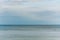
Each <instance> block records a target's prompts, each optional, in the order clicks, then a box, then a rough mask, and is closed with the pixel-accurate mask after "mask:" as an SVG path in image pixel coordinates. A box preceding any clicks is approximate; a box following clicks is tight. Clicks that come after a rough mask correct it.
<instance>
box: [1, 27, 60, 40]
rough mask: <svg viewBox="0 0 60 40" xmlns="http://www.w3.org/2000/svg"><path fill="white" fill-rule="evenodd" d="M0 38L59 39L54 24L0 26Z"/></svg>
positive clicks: (10, 39) (4, 39) (27, 39)
mask: <svg viewBox="0 0 60 40" xmlns="http://www.w3.org/2000/svg"><path fill="white" fill-rule="evenodd" d="M0 40H60V28H59V27H54V26H0Z"/></svg>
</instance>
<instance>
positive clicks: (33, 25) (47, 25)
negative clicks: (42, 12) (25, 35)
mask: <svg viewBox="0 0 60 40" xmlns="http://www.w3.org/2000/svg"><path fill="white" fill-rule="evenodd" d="M0 26H60V25H0Z"/></svg>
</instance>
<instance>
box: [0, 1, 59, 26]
mask: <svg viewBox="0 0 60 40" xmlns="http://www.w3.org/2000/svg"><path fill="white" fill-rule="evenodd" d="M0 19H1V20H0V24H19V25H21V24H24V25H25V24H26V25H30V24H33V25H37V24H38V25H55V24H57V25H60V0H0Z"/></svg>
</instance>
